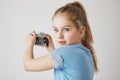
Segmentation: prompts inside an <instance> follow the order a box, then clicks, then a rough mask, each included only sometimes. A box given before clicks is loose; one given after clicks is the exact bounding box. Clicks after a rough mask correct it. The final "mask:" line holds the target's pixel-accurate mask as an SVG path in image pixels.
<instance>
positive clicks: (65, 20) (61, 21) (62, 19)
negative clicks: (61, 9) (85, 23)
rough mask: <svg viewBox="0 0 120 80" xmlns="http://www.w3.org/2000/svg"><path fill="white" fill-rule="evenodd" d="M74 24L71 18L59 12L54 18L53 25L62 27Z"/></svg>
mask: <svg viewBox="0 0 120 80" xmlns="http://www.w3.org/2000/svg"><path fill="white" fill-rule="evenodd" d="M66 25H69V26H74V23H73V22H72V21H71V20H70V19H69V17H68V16H67V15H64V14H58V15H56V16H55V17H54V18H53V26H54V27H56V28H61V27H63V26H66Z"/></svg>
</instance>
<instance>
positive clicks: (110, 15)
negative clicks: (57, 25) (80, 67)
mask: <svg viewBox="0 0 120 80" xmlns="http://www.w3.org/2000/svg"><path fill="white" fill-rule="evenodd" d="M71 1H73V0H43V1H41V0H0V80H53V70H49V71H44V72H26V71H24V68H23V55H24V49H25V36H26V35H27V34H28V33H30V32H32V31H33V30H36V31H37V32H45V33H49V34H50V35H53V33H52V20H51V17H52V15H53V13H54V11H55V10H56V9H57V8H59V7H61V6H63V5H64V4H66V3H68V2H71ZM79 1H80V2H81V3H82V4H83V5H84V7H85V9H86V12H87V16H88V20H89V23H90V25H91V29H92V33H93V37H94V47H95V49H96V53H97V56H98V62H99V68H100V72H98V73H97V74H95V77H94V80H119V79H120V70H119V68H120V62H119V60H120V59H119V58H120V51H119V50H120V46H119V45H120V42H119V41H120V36H119V34H120V6H119V5H120V1H119V0H79ZM34 52H35V57H39V56H42V55H45V54H46V53H47V51H46V50H45V49H44V48H41V47H35V51H34Z"/></svg>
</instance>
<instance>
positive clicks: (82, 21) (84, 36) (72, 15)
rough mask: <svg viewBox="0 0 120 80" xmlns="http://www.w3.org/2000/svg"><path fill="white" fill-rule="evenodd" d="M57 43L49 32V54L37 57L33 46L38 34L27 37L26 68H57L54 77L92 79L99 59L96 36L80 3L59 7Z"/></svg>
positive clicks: (56, 24) (55, 33)
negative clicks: (93, 44) (94, 47)
mask: <svg viewBox="0 0 120 80" xmlns="http://www.w3.org/2000/svg"><path fill="white" fill-rule="evenodd" d="M52 20H53V30H54V35H55V39H56V42H57V43H58V45H59V46H60V47H59V48H57V49H55V47H54V44H53V40H52V38H51V36H50V35H47V36H46V37H47V38H48V41H49V45H48V46H47V47H46V49H47V50H48V52H49V53H48V54H47V55H45V56H43V57H40V58H34V56H33V46H34V44H35V41H36V33H35V31H34V32H32V35H28V36H27V38H26V49H25V55H24V68H25V70H27V71H44V70H49V69H53V68H54V79H55V80H93V76H94V72H96V71H98V67H97V60H96V56H95V53H94V49H93V47H92V43H93V38H92V34H91V30H90V26H89V23H88V20H87V16H86V12H85V10H84V8H83V6H82V5H81V3H80V2H72V3H68V4H66V5H65V6H62V7H60V8H59V9H57V10H56V12H55V13H54V15H53V17H52Z"/></svg>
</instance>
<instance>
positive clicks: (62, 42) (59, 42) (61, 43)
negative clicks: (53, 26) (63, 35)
mask: <svg viewBox="0 0 120 80" xmlns="http://www.w3.org/2000/svg"><path fill="white" fill-rule="evenodd" d="M65 42H66V41H58V44H59V45H64V44H65Z"/></svg>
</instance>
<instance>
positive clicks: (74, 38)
mask: <svg viewBox="0 0 120 80" xmlns="http://www.w3.org/2000/svg"><path fill="white" fill-rule="evenodd" d="M66 40H67V41H68V42H70V43H72V42H75V41H76V40H77V37H76V35H74V34H70V35H66Z"/></svg>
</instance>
